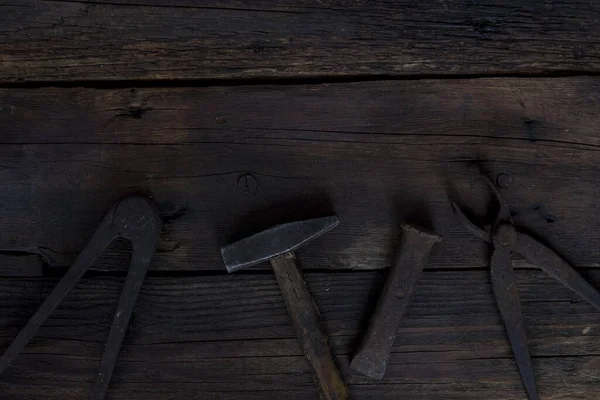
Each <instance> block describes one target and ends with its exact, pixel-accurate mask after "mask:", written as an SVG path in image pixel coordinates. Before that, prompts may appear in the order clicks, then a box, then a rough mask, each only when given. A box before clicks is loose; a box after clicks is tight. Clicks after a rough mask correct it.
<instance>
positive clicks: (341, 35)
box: [0, 0, 600, 83]
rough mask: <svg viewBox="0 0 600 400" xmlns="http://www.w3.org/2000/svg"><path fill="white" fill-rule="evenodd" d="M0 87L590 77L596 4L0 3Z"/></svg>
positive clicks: (598, 26)
mask: <svg viewBox="0 0 600 400" xmlns="http://www.w3.org/2000/svg"><path fill="white" fill-rule="evenodd" d="M0 21H1V25H0V82H4V83H6V82H28V81H36V82H52V81H77V80H79V81H81V80H113V81H114V80H136V79H144V80H177V79H203V80H204V79H215V78H218V79H229V78H241V79H249V78H285V77H288V78H298V77H323V76H331V77H345V76H354V77H357V76H418V75H423V74H434V75H448V76H450V75H456V74H459V75H460V74H462V75H464V74H477V75H499V74H530V73H556V72H558V73H563V72H576V73H590V72H593V73H598V72H600V46H599V45H598V44H599V42H600V4H598V3H597V2H593V1H581V0H567V1H560V2H559V1H553V0H549V1H543V2H542V1H539V2H530V1H525V0H520V1H516V2H510V4H509V3H507V2H498V1H493V0H478V1H473V0H458V1H452V0H441V1H437V0H427V1H422V2H415V1H412V0H397V1H385V2H371V1H366V0H360V1H352V2H342V1H338V0H326V1H309V0H303V1H290V0H286V1H274V0H260V1H245V0H210V1H202V2H199V1H195V0H185V1H178V2H176V3H173V2H171V1H167V0H110V1H103V0H95V1H89V2H88V1H84V0H81V1H76V0H75V1H59V0H50V1H41V0H3V1H0Z"/></svg>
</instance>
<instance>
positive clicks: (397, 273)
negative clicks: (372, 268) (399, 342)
mask: <svg viewBox="0 0 600 400" xmlns="http://www.w3.org/2000/svg"><path fill="white" fill-rule="evenodd" d="M440 240H442V238H441V237H440V236H438V235H435V234H433V233H429V232H426V231H424V230H421V229H419V228H416V227H414V226H411V225H402V242H401V244H400V252H399V253H398V256H397V259H396V263H395V264H394V265H393V266H392V267H391V269H390V272H389V275H388V278H387V281H386V283H385V286H384V287H383V291H382V292H381V295H380V296H379V300H378V301H377V306H376V308H375V312H374V313H373V315H372V316H371V320H370V321H369V325H368V327H367V331H366V333H365V335H364V337H363V339H362V342H361V343H360V345H359V347H358V351H357V352H356V354H355V355H354V358H353V359H352V362H351V363H350V368H351V369H353V370H354V371H356V372H359V373H361V374H363V375H366V376H369V377H371V378H375V379H381V378H383V375H384V374H385V370H386V368H387V362H388V358H389V356H390V350H391V349H392V345H393V344H394V340H395V339H396V332H397V331H398V326H399V325H400V320H401V319H402V316H403V315H404V313H405V312H406V308H407V307H408V303H409V302H410V297H411V295H412V292H413V289H414V287H415V284H416V282H417V279H418V278H419V274H420V273H421V271H422V270H423V267H424V266H425V262H426V261H427V257H428V256H429V253H430V252H431V249H432V248H433V245H434V244H435V243H437V242H439V241H440Z"/></svg>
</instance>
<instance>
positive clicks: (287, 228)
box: [221, 216, 340, 273]
mask: <svg viewBox="0 0 600 400" xmlns="http://www.w3.org/2000/svg"><path fill="white" fill-rule="evenodd" d="M339 223H340V221H339V220H338V219H337V217H336V216H331V217H324V218H314V219H308V220H305V221H296V222H290V223H287V224H283V225H277V226H274V227H272V228H270V229H267V230H266V231H262V232H260V233H257V234H256V235H253V236H250V237H247V238H245V239H242V240H240V241H237V242H235V243H231V244H228V245H226V246H223V247H221V255H222V256H223V261H225V266H226V267H227V271H228V272H230V273H231V272H234V271H237V270H240V269H244V268H248V267H251V266H253V265H256V264H260V263H261V262H264V261H267V260H269V259H270V258H273V257H275V256H278V255H280V254H283V253H286V252H288V251H293V250H296V249H297V248H298V247H300V246H302V245H303V244H305V243H307V242H310V241H311V240H312V239H315V238H318V237H319V236H321V235H323V234H325V233H327V232H329V231H330V230H332V229H333V228H335V227H336V226H338V224H339Z"/></svg>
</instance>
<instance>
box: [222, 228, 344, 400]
mask: <svg viewBox="0 0 600 400" xmlns="http://www.w3.org/2000/svg"><path fill="white" fill-rule="evenodd" d="M338 224H339V220H338V219H337V217H335V216H332V217H324V218H315V219H309V220H305V221H297V222H291V223H287V224H283V225H277V226H275V227H273V228H270V229H267V230H266V231H263V232H260V233H257V234H256V235H253V236H250V237H247V238H245V239H242V240H240V241H238V242H235V243H232V244H229V245H226V246H223V247H221V254H222V256H223V261H224V262H225V266H226V267H227V271H228V272H230V273H231V272H234V271H237V270H240V269H244V268H247V267H250V266H252V265H256V264H259V263H261V262H264V261H267V260H269V262H270V263H271V266H272V267H273V271H274V272H275V277H276V278H277V283H278V284H279V288H280V289H281V294H282V295H283V299H284V301H285V305H286V307H287V310H288V313H289V315H290V317H291V318H292V322H293V324H294V327H295V328H296V335H297V337H298V341H299V342H300V345H301V346H302V350H303V351H304V355H305V356H306V358H307V360H308V361H309V362H310V365H311V367H312V369H313V374H314V378H315V381H316V383H317V386H318V387H319V395H320V397H321V399H322V400H346V399H348V398H349V396H348V389H347V388H346V385H345V384H344V381H343V380H342V377H341V375H340V372H339V371H338V369H337V366H336V365H335V363H334V362H333V355H332V353H331V349H330V348H329V339H328V337H327V333H325V330H324V329H323V326H322V323H321V315H320V314H319V310H318V308H317V305H316V304H315V302H314V300H313V298H312V296H311V295H310V293H309V291H308V287H307V286H306V282H305V281H304V278H303V277H302V272H301V271H300V268H299V267H298V265H297V263H296V256H295V255H294V250H296V249H297V248H299V247H300V246H302V245H304V244H305V243H307V242H309V241H311V240H312V239H315V238H317V237H319V236H321V235H323V234H325V233H326V232H328V231H330V230H331V229H333V228H335V227H336V226H337V225H338Z"/></svg>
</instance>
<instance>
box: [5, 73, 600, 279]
mask: <svg viewBox="0 0 600 400" xmlns="http://www.w3.org/2000/svg"><path fill="white" fill-rule="evenodd" d="M599 92H600V79H597V78H591V77H588V78H583V77H582V78H561V79H558V78H555V79H473V80H451V81H447V80H422V81H414V82H410V81H396V82H380V83H373V82H371V83H354V84H329V85H301V86H253V87H212V88H164V89H137V90H136V89H118V90H97V89H58V88H49V89H19V90H17V89H4V90H0V109H1V110H2V111H0V131H2V136H1V142H2V143H3V144H2V146H0V185H1V186H2V190H0V222H1V223H2V230H0V243H2V245H1V246H0V247H1V249H2V252H1V253H2V254H4V255H5V256H6V257H10V256H12V255H14V253H13V252H12V251H24V252H26V253H27V254H41V256H42V257H43V261H44V262H45V263H46V264H49V265H55V266H64V267H66V266H68V265H70V262H71V261H72V260H73V257H75V256H76V255H77V254H78V253H79V251H81V249H82V248H83V246H84V245H85V243H86V241H87V240H88V238H89V237H90V235H91V234H92V232H93V231H94V230H95V229H96V227H97V224H98V223H99V221H100V219H101V218H102V215H103V213H104V212H105V210H106V209H107V208H108V207H110V205H111V204H113V203H114V202H115V201H116V200H117V199H119V198H122V197H124V196H127V195H131V194H134V193H142V194H147V195H151V196H153V197H154V200H155V201H156V202H157V204H158V205H159V208H160V211H161V214H162V216H163V217H164V219H165V228H164V230H163V232H162V235H161V241H160V243H159V248H158V252H157V254H156V256H155V257H154V259H153V262H152V266H151V269H153V270H219V271H224V266H223V264H222V260H221V258H220V254H219V251H218V249H219V246H221V245H223V244H225V243H228V242H229V241H232V240H234V239H239V238H241V237H244V236H246V235H248V234H251V233H255V232H257V231H260V230H262V229H265V228H267V227H269V226H272V225H274V224H278V223H282V222H286V221H291V220H295V219H300V218H311V217H319V216H323V215H330V214H331V213H335V214H337V215H338V217H339V218H340V221H341V225H340V227H338V228H337V229H336V230H335V231H333V232H331V233H329V234H327V235H325V236H324V237H323V238H320V239H319V240H318V241H315V242H314V243H311V244H310V246H306V248H303V249H301V251H300V252H299V253H298V256H299V259H300V264H301V266H303V267H305V268H311V269H315V268H316V269H324V268H342V269H378V268H385V267H388V266H389V265H390V264H391V263H392V262H393V259H394V256H395V251H396V249H397V246H398V243H399V240H400V224H401V223H402V222H417V223H418V224H420V225H423V224H424V225H425V227H429V228H433V229H434V230H435V231H436V233H439V234H440V235H442V236H443V237H444V239H445V240H444V241H443V242H442V243H441V244H440V245H439V246H437V247H436V248H435V249H434V250H433V253H432V255H431V257H430V259H429V263H428V267H429V268H463V267H469V268H470V267H487V265H488V260H487V257H488V253H487V249H486V245H485V244H484V243H483V242H481V241H480V240H478V239H477V238H475V237H473V236H471V235H470V234H469V233H468V232H467V231H466V230H465V229H464V228H463V227H462V226H461V225H460V224H459V223H458V221H457V219H456V218H455V216H454V214H453V212H452V209H451V207H450V205H449V202H448V196H449V194H450V195H451V196H452V198H453V199H456V200H458V201H459V202H460V203H461V204H464V205H465V206H468V207H473V210H474V212H475V213H476V214H477V215H476V216H480V217H483V216H484V215H485V212H486V210H487V209H488V208H487V207H488V198H489V195H488V189H487V188H486V187H485V185H484V184H483V183H482V182H477V180H476V179H477V177H478V176H479V173H480V170H483V171H484V172H485V173H487V174H488V175H489V176H490V177H491V178H492V179H497V180H498V182H500V183H501V184H504V183H506V184H507V187H506V188H503V189H502V192H503V194H504V195H505V197H506V198H507V200H508V202H509V205H510V207H511V209H512V211H513V212H514V213H515V217H514V219H515V222H516V224H517V226H519V227H523V228H526V230H527V231H529V232H531V233H533V234H534V235H536V236H537V237H539V238H541V239H542V240H543V241H545V242H546V243H548V244H549V245H550V246H551V247H553V248H554V249H555V250H557V252H558V253H559V254H560V255H562V256H563V257H564V258H565V259H566V260H568V261H570V262H572V263H573V264H575V265H577V266H581V267H597V266H598V265H599V264H598V253H597V252H596V250H595V249H596V248H597V244H598V243H599V242H600V231H599V230H598V229H596V228H595V227H596V226H598V225H600V213H598V212H596V211H597V209H598V202H597V199H598V197H599V195H600V189H599V188H600V175H599V174H598V162H597V160H598V148H599V146H600V139H599V138H598V135H597V127H598V126H600V114H598V112H597V110H598V107H599V106H600V97H598V93H599ZM428 221H431V224H430V225H431V226H427V225H428ZM126 253H127V249H126V248H124V247H123V246H121V245H117V246H114V247H113V248H112V251H110V252H109V257H108V258H105V259H103V260H101V262H100V263H99V264H98V266H97V267H98V268H109V267H110V264H111V263H114V262H117V263H120V265H121V266H123V265H125V264H126V262H127V261H126V257H125V256H126ZM111 256H112V257H111ZM516 265H518V266H529V264H527V263H525V262H524V261H522V260H521V259H516Z"/></svg>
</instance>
